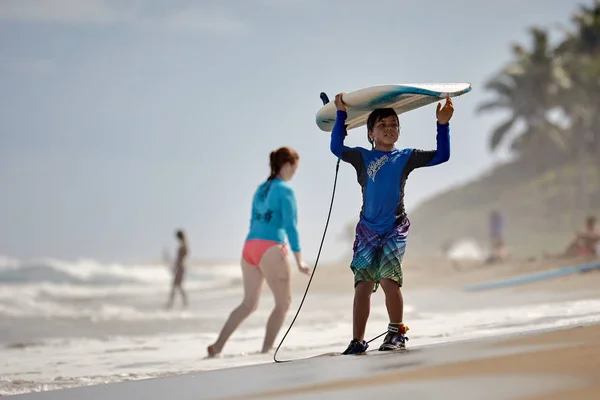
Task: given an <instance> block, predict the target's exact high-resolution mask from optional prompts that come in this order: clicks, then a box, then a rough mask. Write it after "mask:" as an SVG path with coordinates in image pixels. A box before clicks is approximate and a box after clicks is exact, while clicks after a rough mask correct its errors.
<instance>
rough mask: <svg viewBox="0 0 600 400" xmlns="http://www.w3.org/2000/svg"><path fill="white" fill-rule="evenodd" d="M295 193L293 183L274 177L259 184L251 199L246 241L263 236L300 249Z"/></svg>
mask: <svg viewBox="0 0 600 400" xmlns="http://www.w3.org/2000/svg"><path fill="white" fill-rule="evenodd" d="M297 221H298V219H297V213H296V195H295V194H294V190H293V189H292V187H291V186H290V185H288V184H287V183H286V182H285V181H283V180H282V179H280V178H273V179H270V180H267V181H266V182H263V183H262V184H260V185H259V186H258V188H257V189H256V192H255V193H254V197H253V199H252V217H251V219H250V232H249V233H248V235H247V237H246V240H252V239H262V240H273V241H275V242H278V243H285V237H286V234H287V239H288V241H289V243H290V248H291V249H292V251H294V252H298V251H300V239H299V235H298V228H297V223H298V222H297Z"/></svg>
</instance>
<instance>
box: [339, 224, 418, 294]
mask: <svg viewBox="0 0 600 400" xmlns="http://www.w3.org/2000/svg"><path fill="white" fill-rule="evenodd" d="M409 228H410V221H409V220H408V218H405V219H404V220H403V221H402V222H401V223H400V224H399V225H396V226H394V227H393V228H392V229H390V230H389V231H388V232H386V233H385V234H383V235H378V234H376V233H375V232H372V231H371V230H370V229H369V228H367V227H366V226H365V225H364V224H363V223H362V222H360V221H359V222H358V224H357V225H356V238H355V240H354V246H353V250H354V257H353V258H352V262H351V263H350V268H351V269H352V272H353V273H354V287H356V285H357V284H358V282H360V281H369V282H375V287H374V288H373V292H376V291H377V288H378V287H379V280H380V279H382V278H388V279H392V280H394V281H396V282H398V286H400V287H402V259H403V258H404V251H405V249H406V237H407V235H408V230H409Z"/></svg>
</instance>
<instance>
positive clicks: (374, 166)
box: [367, 155, 388, 182]
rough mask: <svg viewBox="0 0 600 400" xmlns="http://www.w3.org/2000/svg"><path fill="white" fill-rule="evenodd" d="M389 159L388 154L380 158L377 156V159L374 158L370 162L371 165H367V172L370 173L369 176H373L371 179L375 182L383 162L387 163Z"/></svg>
mask: <svg viewBox="0 0 600 400" xmlns="http://www.w3.org/2000/svg"><path fill="white" fill-rule="evenodd" d="M387 161H388V156H387V155H384V156H381V157H379V158H376V159H375V160H373V161H371V162H370V163H369V166H368V167H367V174H368V175H369V178H371V180H372V181H373V182H375V175H377V171H379V169H381V167H382V166H383V164H385V163H386V162H387Z"/></svg>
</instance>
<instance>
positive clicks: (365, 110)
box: [316, 83, 471, 132]
mask: <svg viewBox="0 0 600 400" xmlns="http://www.w3.org/2000/svg"><path fill="white" fill-rule="evenodd" d="M470 91H471V84H470V83H415V84H393V85H377V86H369V87H366V88H362V89H359V90H355V91H352V92H348V93H346V94H345V95H344V97H343V100H344V103H345V104H346V110H347V113H348V118H347V119H346V125H347V129H348V130H350V129H353V128H358V127H360V126H363V125H366V123H367V118H368V117H369V113H371V111H373V110H374V109H376V108H383V107H390V108H393V109H394V110H395V111H396V113H397V114H402V113H405V112H408V111H411V110H414V109H417V108H419V107H423V106H426V105H428V104H431V103H435V102H437V101H440V100H442V99H444V98H446V97H448V96H450V97H457V96H460V95H463V94H465V93H468V92H470ZM321 99H322V100H323V103H324V105H323V107H321V109H320V110H319V111H318V112H317V116H316V120H317V126H318V127H319V129H321V130H322V131H325V132H331V130H332V129H333V125H334V124H335V117H336V107H335V104H334V102H333V99H332V101H331V102H329V99H328V98H327V95H325V93H321Z"/></svg>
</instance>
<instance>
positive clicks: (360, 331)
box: [352, 281, 375, 343]
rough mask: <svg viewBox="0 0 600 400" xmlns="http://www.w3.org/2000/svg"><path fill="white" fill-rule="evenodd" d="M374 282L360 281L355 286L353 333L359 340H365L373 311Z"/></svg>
mask: <svg viewBox="0 0 600 400" xmlns="http://www.w3.org/2000/svg"><path fill="white" fill-rule="evenodd" d="M374 286H375V283H374V282H369V281H360V282H357V283H356V286H355V287H354V308H353V313H352V333H353V336H354V339H356V340H358V341H359V342H361V343H362V342H363V341H364V340H365V330H366V329H367V321H368V320H369V313H370V312H371V293H372V292H373V287H374Z"/></svg>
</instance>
